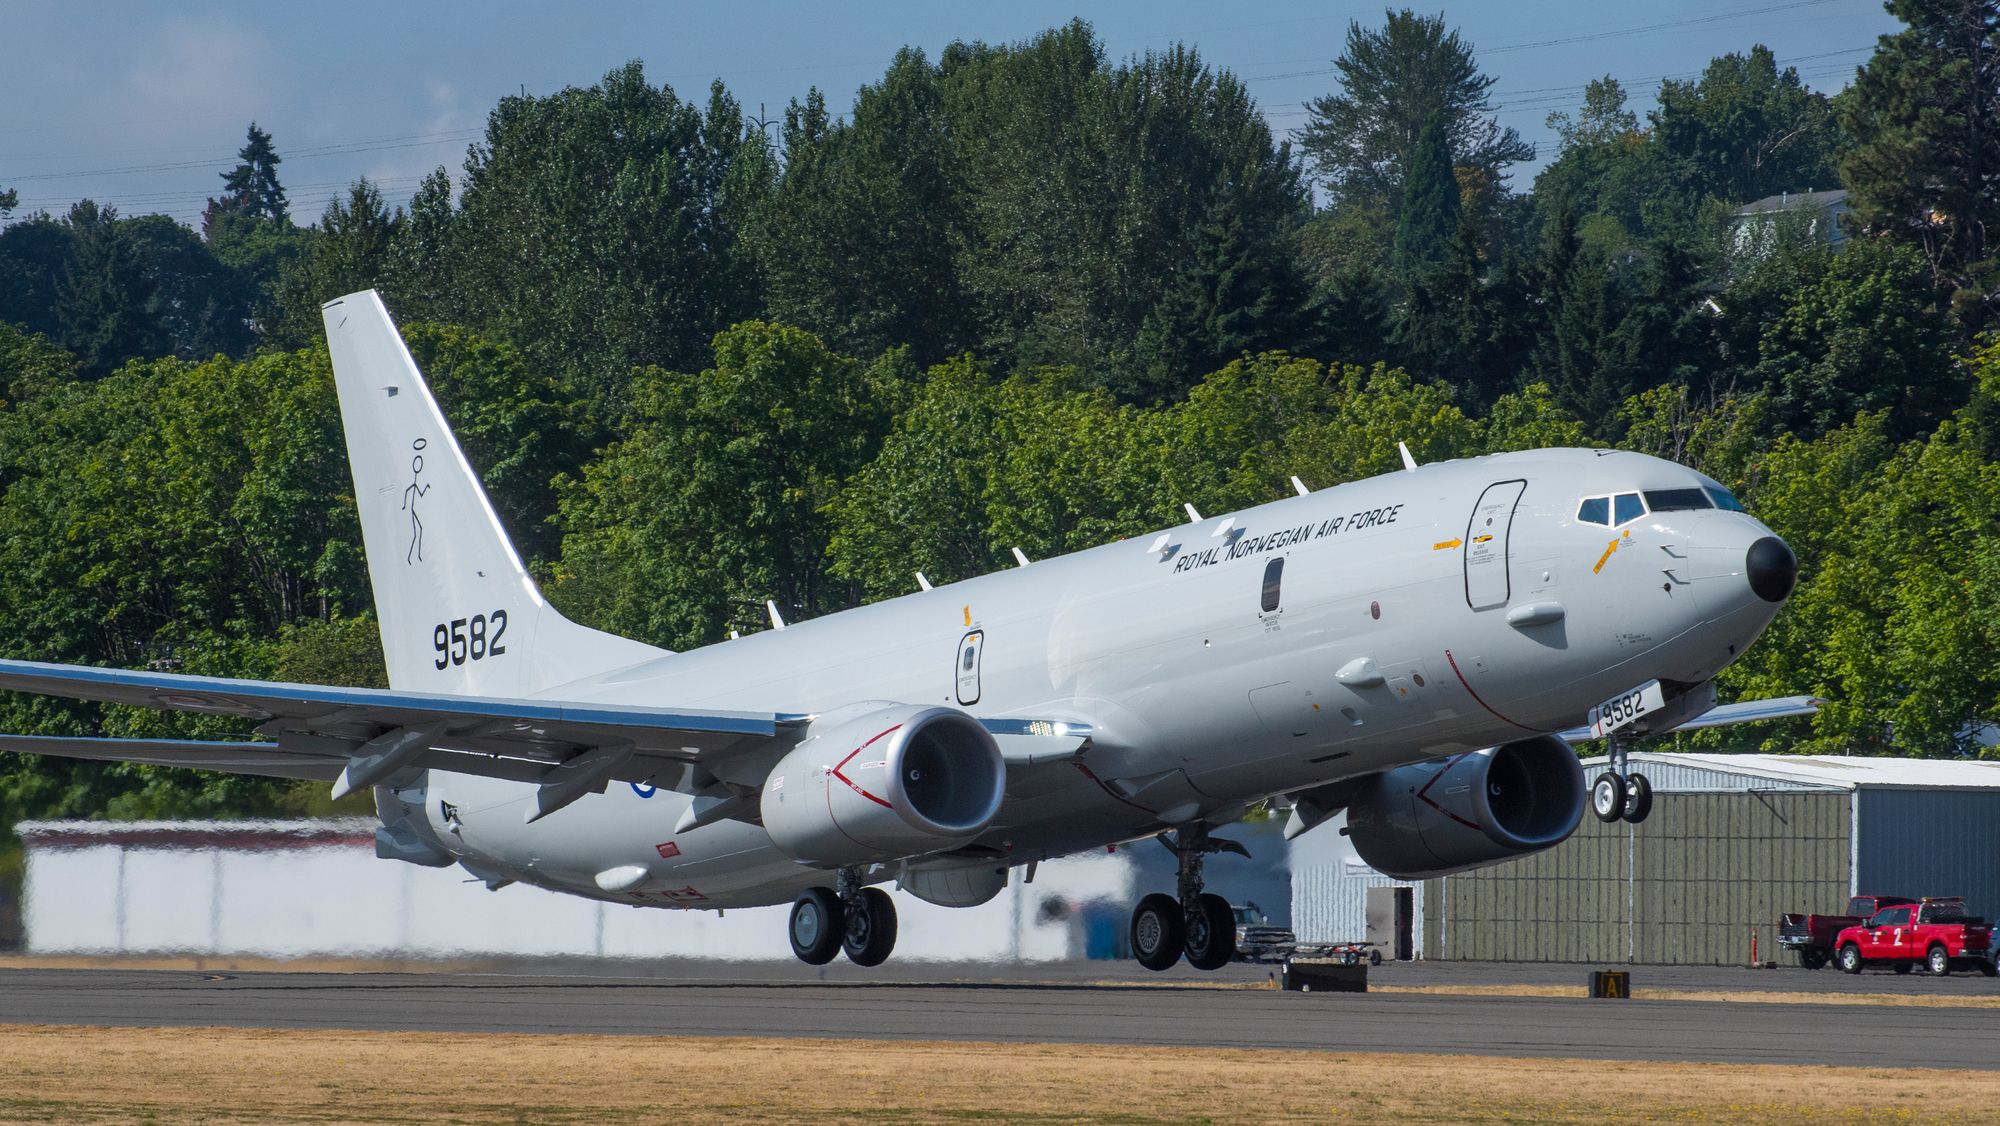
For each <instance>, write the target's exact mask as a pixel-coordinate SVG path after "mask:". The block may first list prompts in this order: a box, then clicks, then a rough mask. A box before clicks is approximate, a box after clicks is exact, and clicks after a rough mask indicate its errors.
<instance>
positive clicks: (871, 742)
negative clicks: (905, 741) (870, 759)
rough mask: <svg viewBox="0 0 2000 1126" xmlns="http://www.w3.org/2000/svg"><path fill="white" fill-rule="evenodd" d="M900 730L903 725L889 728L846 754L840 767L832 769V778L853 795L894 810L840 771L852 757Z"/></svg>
mask: <svg viewBox="0 0 2000 1126" xmlns="http://www.w3.org/2000/svg"><path fill="white" fill-rule="evenodd" d="M902 729H903V725H902V724H900V723H899V724H897V725H896V726H894V727H891V728H890V729H889V730H887V731H884V732H882V734H881V735H877V736H875V737H874V738H873V739H870V740H868V741H867V742H866V743H863V744H861V745H860V746H858V747H856V748H854V750H852V751H850V752H848V755H847V757H846V758H844V759H841V760H840V765H839V766H836V767H834V768H833V776H834V777H835V778H838V779H840V780H841V781H842V782H845V783H847V788H848V789H850V790H853V791H854V792H855V793H857V794H860V795H861V796H862V797H864V798H867V799H868V800H869V801H872V802H874V803H875V804H876V805H879V806H881V807H882V808H883V809H894V808H896V807H895V806H893V805H890V804H889V803H888V802H885V801H883V800H882V799H881V798H878V797H876V796H875V795H874V794H871V793H869V792H868V791H866V790H864V789H862V788H861V787H859V786H857V785H855V784H854V779H852V778H849V777H848V776H847V775H845V774H842V773H841V771H842V770H843V769H845V768H846V766H847V764H848V763H850V762H853V761H854V756H856V755H858V754H860V753H861V752H863V751H865V750H867V749H868V748H870V747H872V746H874V745H875V744H877V743H879V742H881V741H882V740H883V738H884V737H885V736H889V735H893V734H895V733H896V732H898V731H901V730H902Z"/></svg>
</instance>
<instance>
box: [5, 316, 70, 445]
mask: <svg viewBox="0 0 2000 1126" xmlns="http://www.w3.org/2000/svg"><path fill="white" fill-rule="evenodd" d="M75 378H76V357H75V356H72V355H70V354H69V353H68V352H65V351H63V350H62V348H61V347H59V346H58V345H57V344H56V343H55V341H53V340H50V339H49V338H48V337H46V336H43V335H42V334H40V333H37V332H27V331H24V330H22V329H19V328H16V327H15V326H13V325H10V324H7V323H5V322H4V321H0V403H25V402H27V401H28V400H29V399H34V398H39V397H41V396H42V395H46V394H48V393H49V392H51V391H54V390H55V389H56V388H58V387H61V386H62V385H63V384H65V383H68V382H70V381H71V380H74V379H75ZM4 484H5V478H4V477H0V485H4Z"/></svg>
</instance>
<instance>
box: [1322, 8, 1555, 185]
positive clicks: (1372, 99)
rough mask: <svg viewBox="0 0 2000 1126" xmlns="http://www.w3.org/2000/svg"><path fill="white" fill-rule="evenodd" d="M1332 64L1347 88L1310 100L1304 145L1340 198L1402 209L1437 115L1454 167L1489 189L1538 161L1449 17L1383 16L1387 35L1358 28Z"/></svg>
mask: <svg viewBox="0 0 2000 1126" xmlns="http://www.w3.org/2000/svg"><path fill="white" fill-rule="evenodd" d="M1333 65H1334V67H1335V69H1337V70H1338V71H1339V72H1340V84H1341V91H1340V93H1337V94H1323V95H1321V96H1320V97H1317V98H1314V99H1312V100H1311V101H1310V102H1307V103H1306V109H1307V114H1308V117H1307V122H1306V126H1305V128H1304V129H1303V130H1301V131H1300V134H1299V147H1300V149H1301V150H1302V151H1303V152H1304V153H1305V155H1306V158H1307V159H1308V160H1309V161H1311V162H1312V165H1313V168H1314V169H1315V171H1316V172H1317V173H1318V174H1319V177H1320V179H1321V180H1322V181H1323V182H1324V183H1325V184H1326V185H1327V188H1328V189H1329V190H1330V191H1331V192H1332V193H1333V195H1334V196H1335V197H1336V198H1347V197H1351V196H1363V197H1372V198H1381V199H1385V200H1387V201H1389V204H1390V207H1391V208H1392V210H1396V211H1400V204H1401V200H1402V194H1403V185H1404V181H1405V180H1406V179H1407V178H1408V176H1409V175H1410V172H1411V168H1412V165H1413V164H1414V163H1415V161H1416V154H1417V149H1418V147H1419V145H1420V144H1421V142H1422V136H1423V131H1424V127H1425V126H1426V125H1427V124H1429V123H1430V122H1431V120H1432V119H1433V118H1436V119H1437V120H1438V121H1439V123H1440V125H1441V127H1442V128H1443V130H1444V134H1445V140H1446V144H1447V147H1448V148H1449V149H1450V152H1451V161H1450V163H1451V164H1453V165H1455V166H1458V167H1462V168H1470V169H1476V170H1478V171H1479V172H1481V173H1483V174H1485V176H1486V178H1487V180H1488V181H1489V182H1491V183H1494V184H1498V183H1501V182H1502V181H1503V180H1504V178H1505V170H1506V168H1507V166H1508V165H1510V164H1515V163H1518V162H1520V161H1523V160H1533V159H1534V156H1535V150H1534V146H1532V145H1530V144H1528V143H1527V142H1525V141H1523V140H1522V139H1521V138H1520V135H1519V134H1517V133H1516V132H1515V131H1514V130H1513V129H1511V128H1507V127H1504V126H1502V125H1501V124H1500V123H1499V121H1498V119H1497V118H1496V117H1494V115H1493V106H1492V100H1491V98H1490V97H1489V92H1490V91H1491V90H1492V88H1493V82H1494V80H1493V79H1492V78H1489V77H1487V76H1486V75H1484V74H1481V73H1480V71H1479V65H1478V62H1477V60H1476V59H1475V58H1474V56H1473V51H1472V46H1471V44H1469V43H1467V42H1465V41H1464V40H1463V39H1461V38H1460V37H1459V34H1458V32H1456V31H1450V30H1448V29H1447V28H1446V27H1445V22H1444V17H1443V16H1421V15H1418V14H1416V13H1415V12H1412V11H1410V10H1409V9H1407V8H1405V9H1403V10H1402V11H1400V12H1395V11H1391V12H1387V13H1385V22H1384V24H1383V26H1382V27H1381V28H1380V29H1368V28H1363V27H1362V26H1361V24H1360V23H1359V22H1354V23H1350V24H1348V26H1347V44H1346V50H1345V51H1344V52H1343V53H1342V54H1341V56H1340V57H1339V58H1337V59H1335V60H1334V63H1333Z"/></svg>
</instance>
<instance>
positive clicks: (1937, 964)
mask: <svg viewBox="0 0 2000 1126" xmlns="http://www.w3.org/2000/svg"><path fill="white" fill-rule="evenodd" d="M1924 968H1925V969H1927V970H1929V971H1930V973H1931V976H1932V977H1943V976H1945V975H1946V974H1948V973H1950V972H1951V952H1950V951H1948V950H1946V949H1945V948H1944V946H1943V944H1941V943H1936V942H1933V943H1931V948H1930V949H1929V950H1926V951H1924Z"/></svg>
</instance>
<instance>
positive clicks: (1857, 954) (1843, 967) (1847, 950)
mask: <svg viewBox="0 0 2000 1126" xmlns="http://www.w3.org/2000/svg"><path fill="white" fill-rule="evenodd" d="M1834 961H1835V962H1837V963H1839V965H1840V971H1841V972H1842V973H1850V974H1858V973H1860V972H1861V948H1860V947H1859V946H1856V945H1854V944H1853V943H1852V942H1850V943H1848V944H1847V945H1845V946H1843V947H1841V948H1840V950H1839V951H1838V952H1837V953H1836V954H1834Z"/></svg>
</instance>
